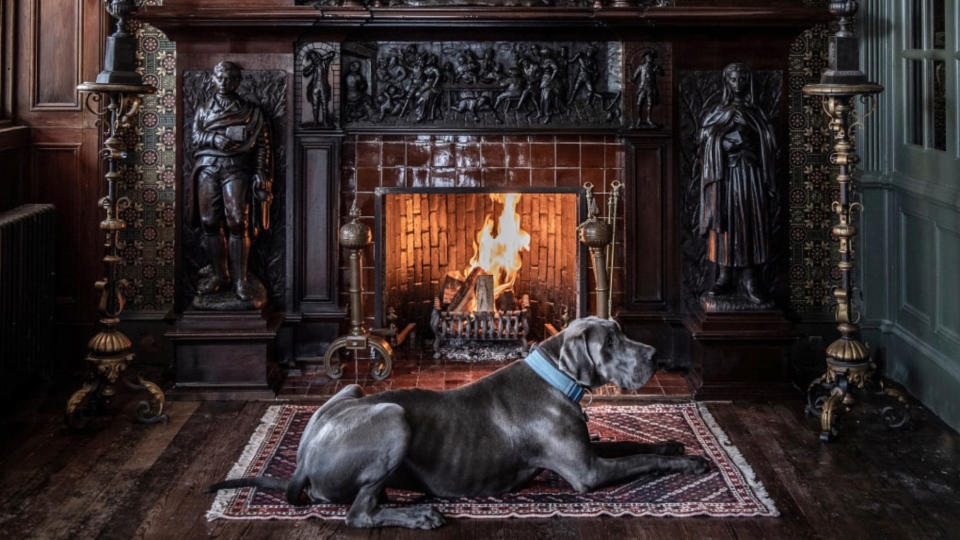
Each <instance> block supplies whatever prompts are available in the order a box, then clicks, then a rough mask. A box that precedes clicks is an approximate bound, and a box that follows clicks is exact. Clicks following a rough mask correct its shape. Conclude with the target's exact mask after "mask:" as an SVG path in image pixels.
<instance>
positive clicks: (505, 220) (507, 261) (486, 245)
mask: <svg viewBox="0 0 960 540" xmlns="http://www.w3.org/2000/svg"><path fill="white" fill-rule="evenodd" d="M490 199H491V200H493V202H494V203H499V204H502V205H503V211H502V212H501V213H500V217H499V218H497V220H496V221H494V218H493V216H492V215H488V216H487V217H486V220H484V223H483V227H481V228H480V231H479V232H478V233H477V239H476V241H474V243H473V249H474V254H473V258H472V259H470V266H468V267H467V268H466V270H464V273H463V274H464V275H467V276H468V275H470V272H471V271H472V270H473V269H474V268H476V267H478V266H479V267H480V269H481V270H482V271H483V272H484V273H486V274H490V275H492V276H493V296H494V299H496V298H498V297H499V296H500V294H501V293H502V292H503V291H506V290H509V289H512V288H513V284H514V282H516V281H517V275H518V274H519V273H520V268H522V267H523V261H522V260H521V259H520V252H522V251H530V233H528V232H527V231H525V230H523V228H522V227H521V226H520V214H519V213H518V212H517V203H518V202H520V194H519V193H491V194H490ZM472 309H473V308H471V310H472Z"/></svg>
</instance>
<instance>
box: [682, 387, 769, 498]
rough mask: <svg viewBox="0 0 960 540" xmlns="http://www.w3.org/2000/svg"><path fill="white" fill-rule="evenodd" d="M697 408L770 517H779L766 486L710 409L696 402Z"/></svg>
mask: <svg viewBox="0 0 960 540" xmlns="http://www.w3.org/2000/svg"><path fill="white" fill-rule="evenodd" d="M697 409H698V410H699V411H700V417H701V418H703V423H704V424H706V425H707V428H708V429H709V430H710V431H711V432H712V433H713V436H714V437H716V438H717V441H718V442H719V443H720V446H722V447H723V450H724V451H725V452H726V453H727V455H728V456H730V460H731V461H733V464H734V465H736V466H737V468H738V469H740V472H741V473H743V477H744V479H746V481H747V483H748V484H750V487H751V488H753V492H754V493H755V494H756V496H757V499H759V500H760V503H761V504H763V505H764V506H766V507H767V510H769V511H770V516H771V517H780V511H779V510H777V505H776V504H774V502H773V499H772V498H771V497H770V495H769V494H768V493H767V488H765V487H764V486H763V482H761V481H760V479H759V478H757V473H755V472H754V470H753V467H751V466H750V464H749V463H747V460H746V459H745V458H744V457H743V454H742V453H740V449H739V448H737V447H736V445H734V444H733V442H732V441H731V440H730V438H729V437H727V434H726V433H725V432H724V431H723V428H721V427H720V424H718V423H717V421H716V420H715V419H714V418H713V415H712V414H710V411H709V410H707V405H706V404H705V403H698V404H697Z"/></svg>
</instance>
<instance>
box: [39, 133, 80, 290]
mask: <svg viewBox="0 0 960 540" xmlns="http://www.w3.org/2000/svg"><path fill="white" fill-rule="evenodd" d="M80 146H81V145H80V144H79V143H70V142H55V143H37V144H34V145H33V148H32V151H31V155H30V162H31V163H30V170H31V172H32V182H31V184H32V186H33V187H34V189H35V190H36V191H37V196H36V197H34V199H35V200H42V201H43V202H48V203H51V204H53V205H54V206H56V207H57V256H58V259H60V260H62V261H65V262H66V261H80V260H81V252H82V248H84V247H86V246H81V245H79V243H78V242H77V241H76V237H75V235H74V231H76V230H77V229H78V228H79V227H81V226H82V225H83V223H82V219H81V217H82V215H83V212H82V211H81V208H79V207H78V205H77V201H79V200H81V193H82V191H83V186H82V185H81V183H80ZM71 266H72V265H71ZM61 270H65V267H63V266H61ZM75 275H76V273H75V272H66V271H60V272H57V288H56V292H57V297H58V299H60V301H61V303H72V302H71V301H70V300H68V299H71V298H72V297H74V296H75V295H76V291H75V287H76V286H77V284H76V283H75V282H74V277H75Z"/></svg>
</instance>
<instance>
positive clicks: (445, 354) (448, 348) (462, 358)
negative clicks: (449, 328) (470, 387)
mask: <svg viewBox="0 0 960 540" xmlns="http://www.w3.org/2000/svg"><path fill="white" fill-rule="evenodd" d="M524 356H525V354H524V352H523V350H522V349H521V348H519V347H517V345H516V344H515V343H480V342H478V341H470V340H464V339H453V340H451V341H446V342H444V343H443V344H442V345H441V346H439V347H437V348H436V350H435V352H434V354H433V357H434V358H437V359H439V358H444V359H447V360H453V361H456V362H469V363H482V362H502V363H507V362H512V361H514V360H519V359H521V358H523V357H524Z"/></svg>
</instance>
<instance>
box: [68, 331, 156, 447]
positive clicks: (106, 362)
mask: <svg viewBox="0 0 960 540" xmlns="http://www.w3.org/2000/svg"><path fill="white" fill-rule="evenodd" d="M107 334H109V335H110V341H113V342H126V343H129V341H130V340H129V338H127V336H125V335H124V334H123V333H122V332H120V331H118V330H116V329H107V330H105V331H103V332H101V333H99V334H97V335H96V336H94V337H93V339H91V340H90V341H91V343H94V342H95V341H97V340H98V338H102V337H104V336H106V335H107ZM99 341H100V342H103V341H105V340H103V339H99ZM125 349H126V350H121V351H118V352H117V353H114V354H112V355H108V356H101V355H100V354H97V352H91V353H90V354H88V355H87V357H86V360H87V361H88V362H90V364H91V368H92V369H91V374H90V378H89V379H88V380H87V382H85V383H84V384H83V386H82V387H81V388H80V389H79V390H77V391H76V392H74V393H73V395H71V396H70V399H69V400H67V408H66V421H67V425H68V426H70V427H71V428H74V429H81V428H83V427H85V426H86V425H87V424H88V423H89V422H90V419H91V418H92V417H93V415H94V414H95V413H96V412H97V411H99V410H102V409H103V407H104V406H105V405H106V404H107V403H108V402H109V401H110V399H111V398H113V396H114V395H116V389H115V385H116V383H117V381H118V380H120V377H121V374H122V373H123V372H124V371H126V370H127V367H128V366H129V365H130V362H131V361H132V360H133V353H131V352H129V349H128V348H125ZM123 382H124V383H125V385H126V386H127V387H128V388H131V389H133V390H146V391H147V392H148V393H149V394H150V400H149V402H148V401H141V402H140V403H139V404H137V411H136V415H135V417H136V419H137V421H138V422H140V423H142V424H156V423H159V422H167V421H168V420H169V418H168V417H167V415H165V414H163V405H164V403H165V401H166V397H165V396H164V394H163V390H161V389H160V387H159V386H157V385H156V384H154V383H152V382H150V381H148V380H146V379H144V378H143V376H140V375H138V376H137V382H136V383H134V382H131V381H129V380H127V379H126V378H124V379H123Z"/></svg>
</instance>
